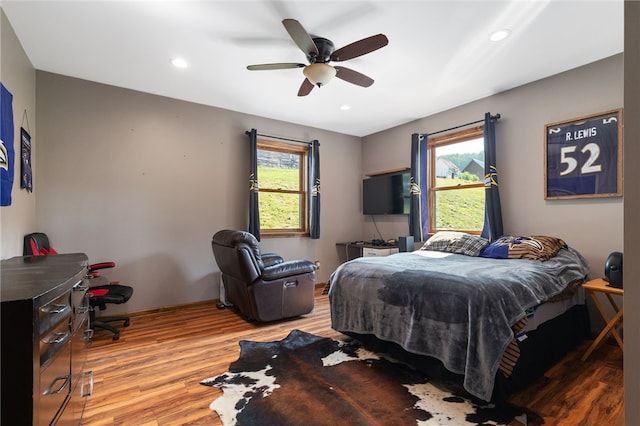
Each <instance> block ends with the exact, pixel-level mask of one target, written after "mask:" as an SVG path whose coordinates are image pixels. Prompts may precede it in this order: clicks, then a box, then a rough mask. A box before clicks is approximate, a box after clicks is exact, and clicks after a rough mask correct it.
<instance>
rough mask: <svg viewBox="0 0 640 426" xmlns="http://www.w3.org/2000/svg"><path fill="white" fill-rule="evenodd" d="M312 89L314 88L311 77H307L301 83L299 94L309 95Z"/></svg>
mask: <svg viewBox="0 0 640 426" xmlns="http://www.w3.org/2000/svg"><path fill="white" fill-rule="evenodd" d="M312 89H313V83H311V82H310V81H309V79H307V78H305V79H304V81H303V82H302V84H301V85H300V89H299V90H298V96H307V95H308V94H309V93H310V92H311V90H312Z"/></svg>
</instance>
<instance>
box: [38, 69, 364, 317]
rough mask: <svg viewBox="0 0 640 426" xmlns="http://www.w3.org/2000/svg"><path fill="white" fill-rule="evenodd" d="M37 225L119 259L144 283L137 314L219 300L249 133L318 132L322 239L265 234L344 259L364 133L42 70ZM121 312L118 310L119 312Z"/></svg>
mask: <svg viewBox="0 0 640 426" xmlns="http://www.w3.org/2000/svg"><path fill="white" fill-rule="evenodd" d="M37 87H38V99H37V114H38V117H39V121H38V133H39V135H40V137H39V138H38V145H39V147H38V148H39V149H38V159H39V166H38V169H37V170H36V171H35V172H36V180H35V185H38V186H39V187H40V192H39V193H38V198H37V200H38V220H37V224H38V227H39V229H42V230H44V231H46V232H47V233H48V234H50V237H51V239H52V241H53V244H54V245H55V247H56V248H57V250H58V251H65V252H73V251H82V252H85V253H87V254H88V255H89V257H90V259H92V260H94V261H98V260H102V259H113V260H115V261H116V263H117V265H118V268H117V271H113V272H110V275H111V276H113V277H114V278H115V277H117V279H119V280H120V281H121V282H123V283H127V284H131V285H132V286H133V287H135V289H136V292H137V293H138V294H139V296H134V297H133V298H132V299H131V300H130V301H129V302H128V303H127V306H126V307H124V306H123V307H121V309H127V310H129V311H137V310H141V309H150V308H157V307H163V306H169V305H176V304H181V303H189V302H196V301H201V300H207V299H213V298H216V297H218V287H217V283H218V279H219V278H218V275H219V274H218V270H217V267H216V265H215V263H214V261H213V255H212V251H211V246H210V243H211V236H212V235H213V234H214V233H215V232H216V231H217V230H219V229H224V228H235V229H246V223H247V221H246V217H247V215H246V209H247V205H248V204H247V199H248V197H247V194H248V176H249V172H248V159H249V150H248V139H247V136H246V135H245V131H246V130H249V129H251V128H252V127H255V128H257V129H258V131H259V132H261V133H265V134H270V135H276V136H285V137H289V138H294V139H300V140H311V139H318V140H319V141H320V152H321V157H322V159H321V163H320V166H321V171H320V176H321V179H322V190H321V191H322V192H321V196H322V217H321V236H322V238H321V239H320V240H311V239H309V238H276V239H263V241H262V244H261V246H262V250H263V251H277V252H278V253H280V254H281V255H283V256H284V257H285V258H286V259H294V258H301V257H302V258H307V259H311V260H319V261H320V263H321V268H320V270H319V271H318V279H319V281H327V280H328V276H329V273H330V272H331V271H332V270H333V269H335V267H336V266H337V265H338V256H337V251H336V248H335V242H336V241H340V240H343V239H345V238H346V239H347V240H353V239H356V238H359V237H360V226H361V215H360V214H359V207H360V204H359V201H358V200H359V194H360V187H359V185H358V176H359V175H360V173H361V172H360V162H361V160H360V152H361V149H360V144H361V141H360V139H359V138H356V137H353V136H346V135H342V134H337V133H333V132H328V131H323V130H318V129H311V128H307V127H302V126H297V125H293V124H290V123H283V122H277V121H273V120H268V119H264V118H259V117H255V116H250V115H246V114H241V113H237V112H232V111H227V110H222V109H219V108H212V107H208V106H203V105H198V104H193V103H188V102H183V101H178V100H174V99H169V98H164V97H160V96H155V95H149V94H145V93H140V92H135V91H131V90H126V89H121V88H117V87H112V86H107V85H102V84H96V83H92V82H88V81H84V80H79V79H75V78H70V77H64V76H60V75H56V74H51V73H46V72H41V71H38V72H37ZM112 311H115V310H112Z"/></svg>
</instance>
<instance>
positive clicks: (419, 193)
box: [409, 133, 429, 241]
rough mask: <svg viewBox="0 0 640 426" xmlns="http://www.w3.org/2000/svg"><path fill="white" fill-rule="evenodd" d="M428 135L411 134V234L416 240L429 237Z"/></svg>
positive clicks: (423, 239)
mask: <svg viewBox="0 0 640 426" xmlns="http://www.w3.org/2000/svg"><path fill="white" fill-rule="evenodd" d="M427 156H428V151H427V135H420V134H418V133H414V134H412V135H411V206H410V209H409V235H412V236H413V238H414V240H416V241H425V240H426V239H427V238H428V237H429V203H428V202H427V196H428V187H427V185H428V180H427V165H428V164H429V162H428V158H427Z"/></svg>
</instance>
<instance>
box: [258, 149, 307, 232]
mask: <svg viewBox="0 0 640 426" xmlns="http://www.w3.org/2000/svg"><path fill="white" fill-rule="evenodd" d="M307 157H308V148H307V147H306V146H301V145H295V144H288V143H283V142H272V141H262V140H259V141H258V184H259V197H258V203H259V209H260V230H261V233H262V234H264V235H269V236H290V235H300V234H308V233H309V229H308V225H307V211H308V197H307V188H308V178H307V176H308V170H307V169H308V166H307V165H308V161H307Z"/></svg>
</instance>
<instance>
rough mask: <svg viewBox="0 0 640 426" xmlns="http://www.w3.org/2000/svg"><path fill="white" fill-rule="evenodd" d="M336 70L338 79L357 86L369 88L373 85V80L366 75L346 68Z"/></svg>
mask: <svg viewBox="0 0 640 426" xmlns="http://www.w3.org/2000/svg"><path fill="white" fill-rule="evenodd" d="M334 68H335V69H336V77H338V78H339V79H341V80H344V81H347V82H349V83H352V84H355V85H357V86H362V87H369V86H371V85H372V84H373V79H372V78H370V77H367V76H366V75H364V74H361V73H359V72H358V71H354V70H352V69H351V68H346V67H340V66H338V67H334Z"/></svg>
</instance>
